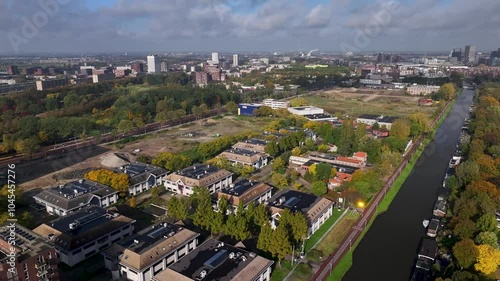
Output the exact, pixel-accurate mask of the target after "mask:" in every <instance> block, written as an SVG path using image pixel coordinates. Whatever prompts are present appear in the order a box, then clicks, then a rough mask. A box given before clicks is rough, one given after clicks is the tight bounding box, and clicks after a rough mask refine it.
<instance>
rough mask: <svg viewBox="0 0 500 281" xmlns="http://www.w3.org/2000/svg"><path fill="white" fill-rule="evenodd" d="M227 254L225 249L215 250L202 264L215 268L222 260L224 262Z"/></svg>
mask: <svg viewBox="0 0 500 281" xmlns="http://www.w3.org/2000/svg"><path fill="white" fill-rule="evenodd" d="M228 256H229V254H228V253H227V250H220V251H219V252H217V253H216V254H215V255H214V256H213V257H211V258H209V259H208V260H207V261H206V262H205V263H204V265H206V266H208V267H211V268H216V267H217V266H219V265H220V264H221V263H222V262H224V261H225V260H226V259H227V257H228Z"/></svg>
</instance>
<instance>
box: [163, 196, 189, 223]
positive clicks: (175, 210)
mask: <svg viewBox="0 0 500 281" xmlns="http://www.w3.org/2000/svg"><path fill="white" fill-rule="evenodd" d="M188 213H189V202H188V200H187V199H185V198H182V199H179V198H177V197H175V196H173V197H172V198H170V200H168V202H167V216H168V217H170V218H173V219H175V220H185V219H186V218H187V216H188Z"/></svg>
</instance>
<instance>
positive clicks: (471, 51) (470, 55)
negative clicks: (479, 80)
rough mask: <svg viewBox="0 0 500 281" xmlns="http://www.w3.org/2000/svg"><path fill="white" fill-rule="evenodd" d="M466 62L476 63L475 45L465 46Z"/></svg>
mask: <svg viewBox="0 0 500 281" xmlns="http://www.w3.org/2000/svg"><path fill="white" fill-rule="evenodd" d="M464 63H465V64H474V63H476V46H475V45H467V46H465V52H464Z"/></svg>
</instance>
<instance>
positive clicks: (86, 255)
mask: <svg viewBox="0 0 500 281" xmlns="http://www.w3.org/2000/svg"><path fill="white" fill-rule="evenodd" d="M94 253H95V251H91V252H88V253H86V254H85V258H88V257H90V256H92V255H93V254H94Z"/></svg>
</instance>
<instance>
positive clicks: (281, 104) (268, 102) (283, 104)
mask: <svg viewBox="0 0 500 281" xmlns="http://www.w3.org/2000/svg"><path fill="white" fill-rule="evenodd" d="M262 104H263V105H265V106H269V107H270V108H272V109H277V108H289V107H290V102H289V101H277V100H274V99H265V100H264V101H263V102H262Z"/></svg>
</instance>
